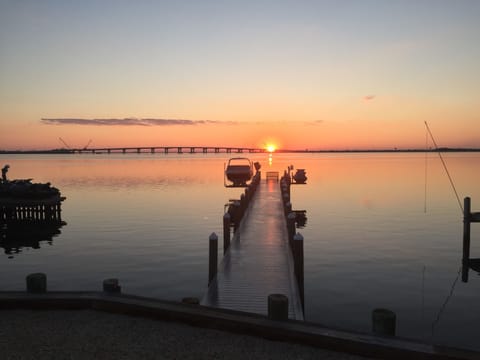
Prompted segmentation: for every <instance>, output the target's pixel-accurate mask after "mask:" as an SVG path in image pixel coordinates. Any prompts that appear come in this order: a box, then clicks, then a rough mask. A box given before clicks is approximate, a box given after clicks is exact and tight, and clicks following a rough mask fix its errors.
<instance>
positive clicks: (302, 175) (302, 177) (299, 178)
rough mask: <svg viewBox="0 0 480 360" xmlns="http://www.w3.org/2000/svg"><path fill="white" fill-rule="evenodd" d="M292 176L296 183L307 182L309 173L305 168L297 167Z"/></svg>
mask: <svg viewBox="0 0 480 360" xmlns="http://www.w3.org/2000/svg"><path fill="white" fill-rule="evenodd" d="M292 178H293V180H294V181H295V183H296V184H305V183H306V182H307V173H306V171H305V169H297V171H296V172H295V174H294V175H293V176H292Z"/></svg>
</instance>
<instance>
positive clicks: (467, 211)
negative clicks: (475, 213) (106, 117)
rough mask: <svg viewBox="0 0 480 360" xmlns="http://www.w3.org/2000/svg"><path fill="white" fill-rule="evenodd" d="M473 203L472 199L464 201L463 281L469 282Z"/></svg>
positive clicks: (467, 198)
mask: <svg viewBox="0 0 480 360" xmlns="http://www.w3.org/2000/svg"><path fill="white" fill-rule="evenodd" d="M471 219H472V215H471V203H470V198H469V197H466V198H465V199H463V257H462V281H463V282H467V281H468V270H469V268H470V222H471Z"/></svg>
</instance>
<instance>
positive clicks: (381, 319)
mask: <svg viewBox="0 0 480 360" xmlns="http://www.w3.org/2000/svg"><path fill="white" fill-rule="evenodd" d="M396 320H397V316H396V315H395V313H394V312H393V311H391V310H388V309H375V310H373V312H372V331H373V332H374V333H375V334H379V335H389V336H395V324H396Z"/></svg>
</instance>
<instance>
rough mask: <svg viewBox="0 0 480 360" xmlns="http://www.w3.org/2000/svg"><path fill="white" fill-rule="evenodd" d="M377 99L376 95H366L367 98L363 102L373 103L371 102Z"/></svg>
mask: <svg viewBox="0 0 480 360" xmlns="http://www.w3.org/2000/svg"><path fill="white" fill-rule="evenodd" d="M375 97H376V96H375V95H366V96H364V97H363V100H365V101H371V100H373V99H375Z"/></svg>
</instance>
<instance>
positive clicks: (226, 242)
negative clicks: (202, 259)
mask: <svg viewBox="0 0 480 360" xmlns="http://www.w3.org/2000/svg"><path fill="white" fill-rule="evenodd" d="M229 246H230V214H229V213H228V212H227V213H225V214H224V215H223V254H225V253H226V252H227V249H228V247H229Z"/></svg>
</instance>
